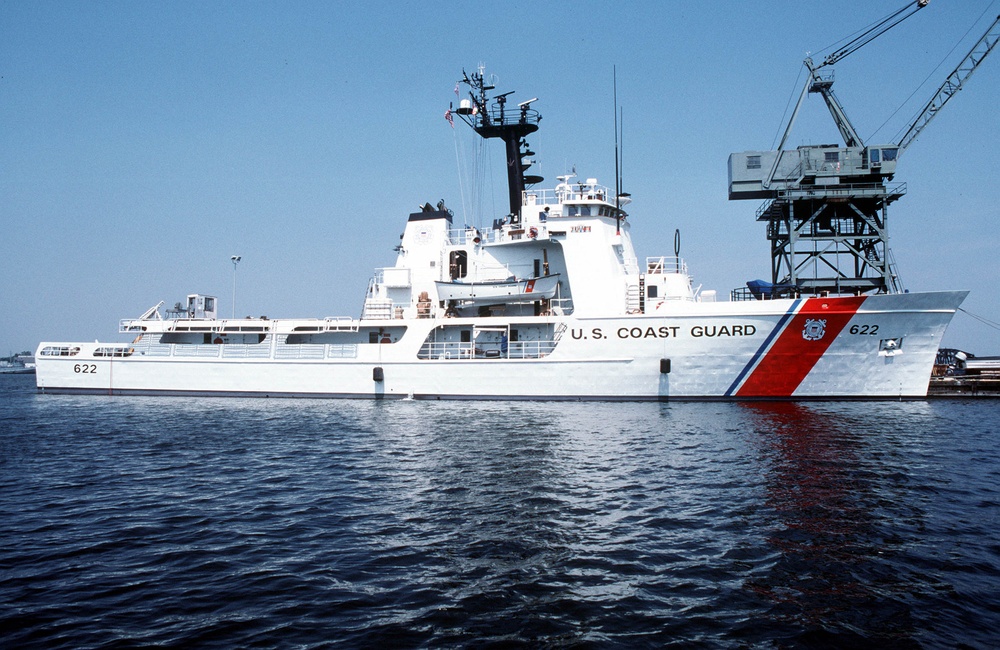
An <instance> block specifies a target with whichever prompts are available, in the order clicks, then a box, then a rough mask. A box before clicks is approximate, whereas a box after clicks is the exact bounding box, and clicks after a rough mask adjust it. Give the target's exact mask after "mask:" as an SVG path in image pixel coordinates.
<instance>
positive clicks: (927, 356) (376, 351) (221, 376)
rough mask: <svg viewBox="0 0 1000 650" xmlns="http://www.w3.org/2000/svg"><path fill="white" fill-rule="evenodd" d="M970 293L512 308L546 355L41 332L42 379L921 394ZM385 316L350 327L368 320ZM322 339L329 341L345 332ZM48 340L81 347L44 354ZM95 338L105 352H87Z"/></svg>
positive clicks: (211, 391) (528, 393) (146, 387)
mask: <svg viewBox="0 0 1000 650" xmlns="http://www.w3.org/2000/svg"><path fill="white" fill-rule="evenodd" d="M965 295H966V293H965V292H939V293H937V292H936V293H911V294H895V295H876V296H867V297H865V296H862V297H859V298H853V297H836V298H833V297H831V298H810V299H801V300H773V301H752V302H719V303H681V304H677V305H667V306H664V307H663V308H661V309H659V310H657V311H658V313H657V314H642V315H633V316H624V317H615V318H579V319H576V318H571V317H555V316H552V317H543V316H539V317H527V318H521V319H518V321H517V322H518V324H519V325H520V326H521V327H522V328H526V327H528V326H530V325H532V324H542V325H546V326H551V327H553V331H557V332H559V333H560V336H558V340H555V341H554V343H553V344H552V345H551V346H550V348H551V349H548V348H546V349H545V350H544V355H543V356H539V355H534V354H528V355H524V354H523V352H524V350H520V351H518V350H515V349H514V346H515V345H516V343H510V344H509V345H510V346H511V347H508V348H507V349H506V350H504V351H503V352H500V351H499V350H497V354H495V355H493V356H485V355H487V354H488V352H484V351H482V350H478V349H477V348H476V347H475V345H476V343H475V342H472V341H470V342H469V343H467V344H466V345H465V347H462V346H463V344H462V343H460V342H459V343H457V344H456V345H455V346H452V348H451V349H447V346H444V345H443V346H442V347H440V348H439V349H438V350H437V351H433V350H432V351H431V353H430V354H428V353H427V351H428V349H429V348H428V347H427V345H426V343H425V342H426V340H427V338H428V335H429V334H431V333H432V332H433V331H434V330H435V328H439V327H442V326H445V325H447V326H448V327H454V328H459V329H461V328H463V327H465V328H467V329H471V328H473V327H480V328H483V329H485V330H489V329H490V328H491V326H496V327H498V328H499V327H502V326H507V325H505V323H507V322H508V321H507V319H500V318H487V319H453V318H445V319H414V320H410V321H407V322H406V327H407V329H406V332H405V334H403V335H402V336H401V337H400V338H399V339H398V340H395V341H393V342H392V343H377V342H376V343H359V344H351V345H346V346H345V345H343V344H339V343H329V344H322V343H319V344H318V343H301V344H288V343H287V340H286V342H285V343H283V344H280V345H282V346H283V347H279V340H280V338H281V337H280V336H274V335H268V336H267V337H265V338H264V340H263V341H261V342H260V343H256V344H252V343H251V344H211V343H209V344H204V345H196V346H190V345H188V346H184V345H180V344H169V343H168V344H160V343H156V342H153V341H151V339H153V338H156V337H155V336H148V335H147V336H145V337H143V340H141V341H139V342H137V343H136V344H134V345H133V346H131V347H130V348H129V349H130V350H131V352H130V353H129V356H127V357H115V356H110V357H109V356H103V355H107V354H108V352H107V349H108V348H107V345H108V344H100V343H89V344H87V343H62V344H60V343H43V344H41V345H40V346H39V350H38V353H37V354H36V359H37V363H38V367H37V382H38V388H39V390H40V391H41V392H46V393H93V394H111V395H126V394H136V395H147V394H164V395H220V396H221V395H227V396H235V395H243V396H268V397H280V396H300V397H355V398H406V397H412V398H417V399H463V398H466V399H467V398H481V399H486V398H491V399H493V398H502V399H620V400H667V399H737V400H738V399H831V398H899V397H911V398H912V397H922V396H924V395H926V393H927V385H928V380H929V377H930V372H931V367H932V365H933V362H934V357H935V355H936V353H937V350H938V347H939V344H940V340H941V336H942V335H943V333H944V331H945V329H946V327H947V325H948V323H949V322H950V320H951V317H952V315H953V314H954V311H955V310H956V309H957V308H958V306H959V304H960V303H961V301H962V300H963V299H964V298H965ZM659 312H662V313H663V315H660V313H659ZM821 321H822V322H821ZM272 323H279V321H273V322H272ZM390 323H391V322H390ZM386 324H387V323H386V322H384V321H383V322H372V323H365V322H363V321H362V322H358V323H357V325H358V326H359V327H360V328H362V329H363V328H364V327H365V326H366V325H371V326H373V327H374V326H377V325H386ZM328 336H329V337H330V340H335V338H336V337H337V336H338V333H336V332H334V333H330V334H329V335H328ZM45 348H49V349H50V350H52V349H57V348H69V349H70V350H73V349H74V348H78V350H76V352H75V353H74V354H73V355H72V356H52V355H51V354H46V353H45ZM101 348H103V349H104V353H103V355H102V356H95V355H94V352H95V351H97V350H99V349H101ZM421 350H423V351H424V353H421ZM123 354H124V352H123ZM518 355H520V357H518ZM291 356H298V357H300V358H289V357H291ZM305 357H310V358H305ZM376 369H381V370H380V371H377V370H376ZM379 372H380V373H381V376H382V380H381V381H377V377H376V375H377V374H378V373H379Z"/></svg>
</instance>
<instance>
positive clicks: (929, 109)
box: [899, 16, 1000, 153]
mask: <svg viewBox="0 0 1000 650" xmlns="http://www.w3.org/2000/svg"><path fill="white" fill-rule="evenodd" d="M997 42H1000V16H997V18H996V20H994V21H993V24H992V25H990V27H989V29H987V30H986V33H985V34H983V37H982V38H980V39H979V41H978V42H977V43H976V44H975V45H973V46H972V49H971V50H969V53H968V54H967V55H966V56H965V58H964V59H962V62H961V63H959V64H958V66H957V67H956V68H955V69H954V70H953V71H952V73H951V74H950V75H948V78H947V79H945V80H944V83H943V84H941V87H940V88H938V91H937V92H936V93H935V94H934V96H933V97H931V100H930V101H929V102H927V105H926V106H924V108H923V110H921V111H920V114H919V115H917V118H916V119H915V120H914V121H913V122H912V123H911V124H910V128H909V129H907V131H906V133H905V134H903V137H902V139H900V141H899V153H903V151H904V150H905V149H906V148H907V147H908V146H910V144H912V143H913V141H914V140H915V139H916V138H917V136H918V135H920V132H921V131H923V130H924V128H926V127H927V125H928V124H929V123H930V121H931V120H933V119H934V117H935V116H936V115H937V114H938V112H939V111H940V110H941V108H942V107H944V105H945V104H947V103H948V100H949V99H951V98H952V96H953V95H955V93H957V92H958V91H960V90H961V89H962V86H963V85H964V84H965V82H966V81H967V80H968V79H969V77H971V76H972V73H973V72H975V71H976V68H977V67H979V64H980V63H982V62H983V59H985V58H986V56H987V55H988V54H989V53H990V52H991V51H992V50H993V48H994V47H995V46H996V44H997Z"/></svg>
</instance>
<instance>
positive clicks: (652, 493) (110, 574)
mask: <svg viewBox="0 0 1000 650" xmlns="http://www.w3.org/2000/svg"><path fill="white" fill-rule="evenodd" d="M998 424H1000V402H996V401H952V400H946V401H930V402H886V403H833V404H788V403H767V404H755V405H754V404H751V405H747V404H688V403H677V404H673V403H672V404H665V405H657V404H617V403H616V404H602V403H503V402H419V401H418V402H413V401H393V402H367V401H314V400H265V399H260V400H242V399H210V398H204V399H191V398H139V397H113V398H112V397H76V396H53V395H36V394H35V393H34V385H33V377H30V376H29V377H9V376H8V377H0V646H2V647H4V648H17V647H45V648H58V647H62V648H89V647H135V646H150V645H161V646H168V647H220V648H232V647H325V646H344V647H383V646H384V647H428V648H430V647H433V648H439V647H467V646H477V647H480V646H488V645H495V646H518V645H521V646H525V647H567V648H575V647H600V648H606V647H621V648H634V647H664V646H667V647H669V646H677V647H709V648H711V647H761V646H762V647H792V648H794V647H850V646H853V647H858V646H870V647H898V648H910V647H926V648H938V647H959V646H962V645H963V644H964V646H966V647H982V648H987V647H995V645H996V639H997V636H996V635H997V632H996V630H997V629H1000V529H998V524H1000V521H998V515H1000V451H998V450H1000V444H998V442H1000V433H998V429H1000V427H998Z"/></svg>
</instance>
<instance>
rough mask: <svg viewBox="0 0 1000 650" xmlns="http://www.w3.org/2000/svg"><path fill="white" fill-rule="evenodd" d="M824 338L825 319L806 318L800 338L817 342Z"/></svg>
mask: <svg viewBox="0 0 1000 650" xmlns="http://www.w3.org/2000/svg"><path fill="white" fill-rule="evenodd" d="M824 336H826V319H820V318H807V319H806V326H805V327H804V328H802V338H804V339H805V340H807V341H818V340H820V339H821V338H823V337H824Z"/></svg>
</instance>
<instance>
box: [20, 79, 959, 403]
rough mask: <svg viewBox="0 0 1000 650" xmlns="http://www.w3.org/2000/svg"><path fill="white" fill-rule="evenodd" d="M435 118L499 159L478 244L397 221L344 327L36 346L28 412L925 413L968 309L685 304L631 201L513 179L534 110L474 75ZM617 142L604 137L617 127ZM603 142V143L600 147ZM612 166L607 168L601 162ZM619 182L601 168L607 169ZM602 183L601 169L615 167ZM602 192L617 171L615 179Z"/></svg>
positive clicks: (853, 295)
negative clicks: (638, 228) (640, 251)
mask: <svg viewBox="0 0 1000 650" xmlns="http://www.w3.org/2000/svg"><path fill="white" fill-rule="evenodd" d="M461 83H463V84H465V85H467V86H468V87H469V92H468V97H467V98H464V99H461V100H460V101H459V103H458V105H457V106H452V107H450V108H449V109H448V111H447V112H446V115H445V116H446V118H447V119H448V120H449V121H450V122H452V124H454V120H455V119H456V118H458V119H460V120H462V121H464V122H465V123H466V124H468V125H469V126H470V127H472V129H473V130H474V131H475V133H476V134H478V136H480V137H482V138H484V139H497V140H500V141H502V142H503V144H504V148H505V152H506V159H507V170H506V171H507V189H508V199H509V201H508V205H507V206H505V207H507V208H509V209H508V210H507V212H506V213H505V214H500V215H496V217H495V218H493V223H492V225H491V226H490V227H482V226H470V225H467V224H460V223H457V220H456V217H455V215H454V213H453V211H452V210H450V209H449V208H448V207H447V206H446V205H445V204H444V202H443V201H442V202H439V203H438V204H437V205H436V206H432V205H430V204H429V203H428V204H423V205H422V206H421V207H420V208H419V209H418V210H417V211H416V212H413V213H411V214H409V215H408V217H407V218H406V226H405V230H404V232H403V235H402V237H401V240H400V242H399V246H398V247H397V248H396V251H397V255H396V260H395V263H394V264H393V265H392V266H386V267H382V268H377V269H375V272H374V275H373V277H372V279H371V280H370V282H369V284H368V288H367V291H366V294H365V299H364V303H363V307H362V310H361V313H360V315H359V316H358V317H353V316H344V317H324V318H304V319H285V318H280V319H268V318H264V317H260V318H250V317H247V318H220V316H219V313H218V312H219V309H218V308H219V304H218V299H217V298H216V297H214V296H211V295H206V294H199V293H193V294H190V295H188V296H187V299H186V301H184V302H178V303H176V304H175V305H174V307H173V308H172V309H163V305H164V302H160V303H158V304H157V305H155V306H153V307H151V308H150V309H149V310H147V311H146V312H145V313H144V314H142V315H141V316H140V317H138V318H126V319H123V320H121V321H120V322H119V326H118V332H119V338H120V339H123V340H124V342H121V341H120V342H111V343H108V342H92V343H91V342H51V341H47V342H42V343H40V344H39V346H38V348H37V351H36V355H35V358H36V360H37V374H36V377H37V388H38V391H39V392H41V393H80V394H105V395H180V396H189V395H198V396H239V397H315V398H367V399H390V398H401V399H405V398H412V399H505V400H766V399H793V400H810V399H811V400H827V399H897V398H921V397H924V396H926V394H927V390H928V382H929V378H930V374H931V369H932V367H933V365H934V361H935V357H936V354H937V351H938V348H939V345H940V343H941V339H942V336H943V335H944V333H945V330H946V328H947V327H948V325H949V323H950V321H951V319H952V317H953V315H954V313H955V311H956V310H957V309H958V308H959V306H960V305H961V303H962V301H963V300H964V299H965V297H966V295H967V293H968V292H966V291H935V292H902V291H900V292H894V291H891V290H880V291H877V292H874V293H870V292H869V293H866V292H864V291H861V290H859V289H858V288H856V287H855V288H851V289H850V290H848V291H846V292H844V293H837V292H831V291H817V292H813V293H807V292H800V291H798V290H797V287H795V286H791V287H781V288H780V290H775V286H773V285H772V284H769V283H766V282H760V281H751V282H750V283H748V284H747V286H746V287H745V288H744V289H743V290H735V291H732V292H729V294H728V295H727V296H720V295H719V293H718V292H716V291H713V290H707V289H702V288H701V287H695V284H694V279H693V277H692V274H691V273H690V272H689V268H688V264H687V262H686V261H685V260H684V259H682V258H681V256H680V250H679V238H675V245H674V251H673V254H672V255H669V254H668V255H660V256H652V257H645V258H644V259H641V260H640V259H638V258H637V256H636V252H635V247H634V246H633V241H632V237H631V234H630V233H631V221H632V219H633V217H632V216H631V215H630V214H629V212H628V211H626V208H629V209H632V208H631V206H632V199H633V197H632V196H631V195H629V194H627V193H625V192H623V191H621V188H620V178H616V179H615V183H614V184H613V187H612V186H610V185H604V184H601V183H599V182H598V180H597V179H596V178H592V177H578V176H577V175H576V174H575V170H574V173H567V174H564V175H561V176H559V177H557V181H558V183H555V184H554V185H553V186H551V187H543V186H542V184H543V182H544V181H543V179H542V178H541V177H539V176H534V175H531V174H529V173H528V167H529V166H530V164H531V156H532V155H533V152H531V151H530V150H529V149H528V145H527V141H526V138H527V136H529V135H530V134H532V133H534V132H536V131H537V130H538V128H539V121H540V119H541V118H540V115H539V114H538V112H537V111H536V110H535V109H534V107H533V104H534V102H535V101H537V99H530V100H528V101H525V102H521V103H518V104H516V105H514V104H512V103H511V104H508V100H509V96H510V94H511V93H510V92H508V93H503V94H499V95H492V94H491V91H492V90H493V85H492V84H491V83H490V82H489V81H488V80H486V79H485V77H484V73H483V71H482V70H481V69H480V70H479V71H477V72H475V73H473V74H471V75H469V74H465V73H463V77H462V79H461ZM616 130H617V127H616ZM616 136H617V133H616ZM616 156H617V153H616ZM616 163H617V158H616ZM616 166H617V165H616ZM616 176H617V172H616Z"/></svg>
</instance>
